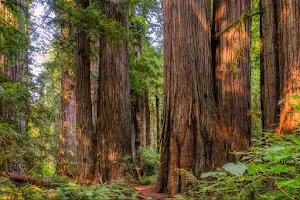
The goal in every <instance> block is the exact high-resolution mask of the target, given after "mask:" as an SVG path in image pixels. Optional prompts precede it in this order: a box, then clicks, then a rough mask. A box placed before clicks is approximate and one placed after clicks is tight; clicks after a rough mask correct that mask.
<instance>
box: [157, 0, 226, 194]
mask: <svg viewBox="0 0 300 200" xmlns="http://www.w3.org/2000/svg"><path fill="white" fill-rule="evenodd" d="M210 7H211V6H210V0H184V1H183V0H165V1H164V42H165V43H164V63H165V66H164V68H165V71H164V79H165V83H164V95H165V96H164V112H163V119H164V122H163V130H162V146H161V165H160V170H159V174H158V179H157V184H156V189H157V191H159V192H162V191H168V192H170V193H172V194H174V193H177V192H183V191H186V190H187V189H188V186H189V184H190V181H191V180H190V179H189V178H188V177H187V175H186V174H185V173H184V172H183V171H181V172H178V170H177V169H184V170H187V171H188V172H190V173H192V174H193V175H195V176H196V177H199V176H200V175H201V173H202V172H205V171H207V170H212V169H213V166H214V167H218V166H220V165H221V164H223V162H224V159H225V158H224V153H223V152H218V151H217V150H218V149H217V148H216V149H214V148H215V147H217V146H218V145H220V144H219V143H218V140H217V139H218V138H219V137H220V136H221V135H220V133H221V131H220V130H219V129H220V128H221V126H220V123H219V122H218V119H217V115H216V113H217V112H216V111H217V109H216V106H215V100H214V96H213V94H214V83H213V80H214V74H213V67H212V62H211V60H212V59H211V31H210V29H211V22H210V14H211V12H210Z"/></svg>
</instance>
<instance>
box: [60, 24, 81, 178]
mask: <svg viewBox="0 0 300 200" xmlns="http://www.w3.org/2000/svg"><path fill="white" fill-rule="evenodd" d="M71 31H72V30H71V29H69V28H62V31H61V35H62V36H61V37H62V42H66V40H68V39H69V34H70V33H71ZM72 46H73V47H74V45H72ZM73 53H74V48H71V52H69V51H68V50H66V49H64V50H63V51H61V52H60V55H57V56H58V57H59V59H60V64H61V67H62V69H61V117H60V118H61V133H60V135H59V139H60V155H59V159H60V163H59V168H58V171H59V173H60V174H61V175H66V176H70V177H74V176H75V169H76V162H77V145H76V141H77V140H76V97H75V96H76V94H75V85H76V80H75V73H74V71H75V69H74V68H75V63H74V58H73V57H74V54H73Z"/></svg>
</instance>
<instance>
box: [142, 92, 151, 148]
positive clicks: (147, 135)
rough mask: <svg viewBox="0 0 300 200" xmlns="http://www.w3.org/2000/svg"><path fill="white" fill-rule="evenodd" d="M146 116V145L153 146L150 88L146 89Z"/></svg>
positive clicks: (144, 93)
mask: <svg viewBox="0 0 300 200" xmlns="http://www.w3.org/2000/svg"><path fill="white" fill-rule="evenodd" d="M143 96H144V101H145V102H144V116H145V122H144V123H145V124H144V126H145V133H143V135H145V137H146V146H147V147H151V133H150V108H149V92H148V89H144V92H143Z"/></svg>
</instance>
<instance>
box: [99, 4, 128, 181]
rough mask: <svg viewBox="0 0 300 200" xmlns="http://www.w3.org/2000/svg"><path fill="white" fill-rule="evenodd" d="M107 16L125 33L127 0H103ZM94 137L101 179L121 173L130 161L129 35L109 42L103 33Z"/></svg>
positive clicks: (126, 27)
mask: <svg viewBox="0 0 300 200" xmlns="http://www.w3.org/2000/svg"><path fill="white" fill-rule="evenodd" d="M102 10H104V11H105V13H106V14H107V16H108V17H109V18H111V19H113V20H116V21H118V22H120V23H121V25H122V26H123V27H125V29H126V33H128V31H127V30H128V16H127V15H128V12H127V11H128V1H122V2H121V3H116V2H115V1H102ZM99 60H100V65H99V92H98V95H99V96H98V121H97V139H98V141H97V142H98V155H99V158H100V159H99V160H100V163H99V168H100V173H101V175H102V180H103V182H106V181H110V180H114V179H117V178H120V177H124V175H125V174H124V173H125V169H124V166H123V165H122V164H123V163H124V162H132V159H131V153H132V147H131V120H132V119H131V109H130V82H129V65H128V36H127V34H126V38H124V39H123V40H122V41H121V42H120V43H119V44H112V43H111V41H108V38H105V37H104V36H103V37H102V38H101V39H100V50H99Z"/></svg>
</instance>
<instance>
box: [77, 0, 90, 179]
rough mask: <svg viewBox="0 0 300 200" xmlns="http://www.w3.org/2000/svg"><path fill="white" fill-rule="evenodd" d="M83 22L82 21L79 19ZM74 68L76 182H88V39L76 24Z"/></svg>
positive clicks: (80, 1)
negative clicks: (75, 61)
mask: <svg viewBox="0 0 300 200" xmlns="http://www.w3.org/2000/svg"><path fill="white" fill-rule="evenodd" d="M76 3H77V8H79V9H85V8H87V7H88V6H89V0H77V1H76ZM81 23H84V21H81ZM76 36H77V52H76V53H77V55H76V60H77V69H76V126H77V162H78V163H77V173H78V174H77V178H76V182H77V183H88V182H89V181H90V180H91V178H92V176H93V173H94V172H93V171H94V163H93V161H94V159H93V155H94V152H92V146H93V145H92V143H93V141H92V139H93V122H92V103H91V79H90V63H91V61H90V41H89V37H88V32H87V31H86V30H84V28H82V27H81V25H80V24H78V25H77V30H76Z"/></svg>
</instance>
